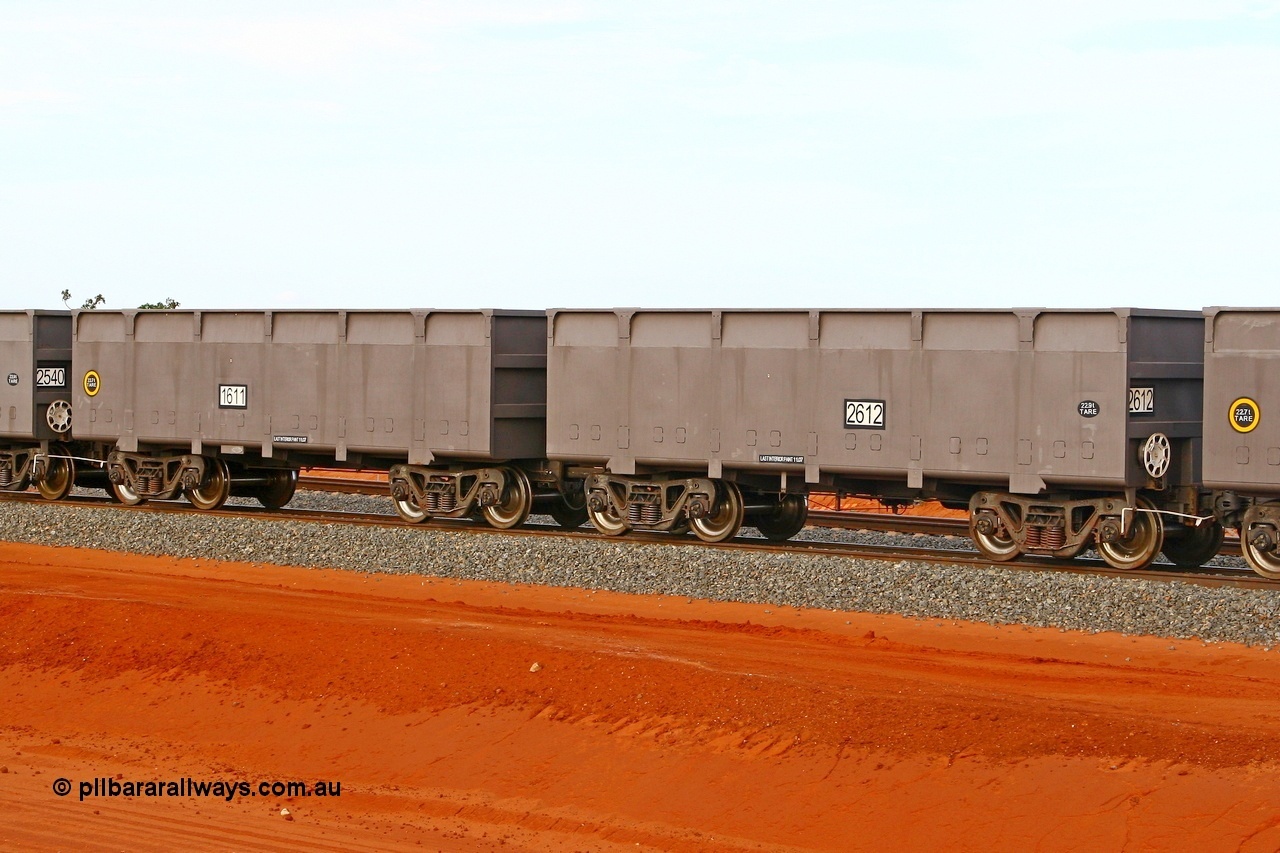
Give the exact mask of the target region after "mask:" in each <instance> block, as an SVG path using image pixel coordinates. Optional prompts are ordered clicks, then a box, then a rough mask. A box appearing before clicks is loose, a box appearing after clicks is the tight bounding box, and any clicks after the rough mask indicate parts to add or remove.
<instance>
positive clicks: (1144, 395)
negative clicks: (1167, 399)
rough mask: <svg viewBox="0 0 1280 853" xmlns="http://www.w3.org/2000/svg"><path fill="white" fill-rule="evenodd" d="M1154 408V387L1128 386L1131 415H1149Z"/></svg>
mask: <svg viewBox="0 0 1280 853" xmlns="http://www.w3.org/2000/svg"><path fill="white" fill-rule="evenodd" d="M1155 410H1156V389H1154V388H1130V389H1129V413H1130V414H1133V415H1149V414H1151V413H1153V412H1154V411H1155Z"/></svg>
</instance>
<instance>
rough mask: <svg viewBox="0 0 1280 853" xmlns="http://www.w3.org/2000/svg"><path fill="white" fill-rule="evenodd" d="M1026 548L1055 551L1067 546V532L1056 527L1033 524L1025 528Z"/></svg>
mask: <svg viewBox="0 0 1280 853" xmlns="http://www.w3.org/2000/svg"><path fill="white" fill-rule="evenodd" d="M1026 540H1027V547H1028V548H1043V549H1045V550H1048V551H1056V550H1058V549H1059V548H1061V547H1062V546H1063V545H1065V544H1067V531H1066V530H1064V529H1062V528H1061V527H1058V526H1056V525H1046V524H1033V525H1031V526H1029V527H1028V528H1027V533H1026Z"/></svg>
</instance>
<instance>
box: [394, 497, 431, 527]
mask: <svg viewBox="0 0 1280 853" xmlns="http://www.w3.org/2000/svg"><path fill="white" fill-rule="evenodd" d="M396 515H398V516H400V517H401V518H403V519H404V520H405V521H407V522H409V523H410V524H421V523H422V522H424V521H426V520H427V519H428V518H430V517H431V516H430V515H429V514H428V513H427V511H426V510H425V509H423V508H422V507H420V506H418V502H417V501H416V500H414V499H413V495H410V496H409V497H407V498H396Z"/></svg>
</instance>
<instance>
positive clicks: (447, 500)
mask: <svg viewBox="0 0 1280 853" xmlns="http://www.w3.org/2000/svg"><path fill="white" fill-rule="evenodd" d="M457 506H458V496H457V495H455V494H454V493H453V492H427V493H426V494H424V495H423V496H422V508H423V509H425V510H426V511H427V512H453V511H454V510H455V509H456V508H457Z"/></svg>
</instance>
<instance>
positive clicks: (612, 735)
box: [0, 543, 1280, 853]
mask: <svg viewBox="0 0 1280 853" xmlns="http://www.w3.org/2000/svg"><path fill="white" fill-rule="evenodd" d="M535 663H537V664H539V665H540V668H539V669H538V671H536V672H534V671H531V670H532V669H533V668H534V666H533V665H534V664H535ZM0 696H3V702H2V703H0V708H3V711H2V712H0V803H2V804H3V806H2V808H3V818H2V819H0V848H3V849H37V850H42V849H76V850H120V849H129V850H139V849H143V850H145V849H219V850H228V849H235V850H270V849H282V848H284V847H293V848H305V849H318V850H335V851H337V850H401V849H412V850H422V849H428V850H432V849H439V850H462V851H472V850H535V851H546V850H566V851H568V850H618V851H620V850H628V851H635V850H681V851H701V850H783V849H795V848H803V849H822V850H925V849H928V850H939V849H946V850H983V851H988V850H1019V851H1025V850H1045V851H1050V850H1082V849H1090V850H1134V851H1137V850H1196V851H1203V852H1204V853H1209V852H1210V851H1219V850H1222V851H1227V850H1259V851H1264V850H1265V851H1274V850H1276V849H1280V797H1277V791H1280V785H1278V783H1280V763H1278V759H1280V703H1278V702H1277V699H1278V698H1280V654H1277V653H1276V652H1265V651H1262V650H1251V649H1246V648H1242V647H1236V646H1228V645H1205V644H1203V643H1200V642H1188V641H1179V642H1174V641H1169V640H1159V639H1154V638H1148V637H1142V638H1133V637H1121V636H1117V635H1093V636H1090V635H1083V634H1075V633H1067V632H1060V631H1054V630H1032V629H1026V628H1009V627H1004V628H995V627H990V626H985V625H976V624H970V623H954V622H946V623H941V622H937V621H920V620H908V619H902V618H896V617H883V616H867V615H862V614H856V613H831V612H823V611H812V610H796V609H794V608H779V607H768V606H757V605H739V604H717V603H709V602H704V601H690V600H688V599H685V598H672V597H663V596H653V597H639V596H626V595H616V594H608V593H592V592H588V591H584V590H576V589H549V588H538V587H529V586H504V585H501V584H493V583H479V582H458V581H445V580H432V579H424V578H419V577H408V576H385V575H361V574H355V573H347V572H337V571H316V570H305V569H291V568H279V567H264V566H261V565H246V564H228V563H216V562H213V561H208V560H175V559H167V558H155V557H134V556H123V555H119V554H112V553H105V552H95V551H84V550H74V549H55V548H41V547H29V546H18V545H11V544H3V543H0ZM186 777H190V778H191V779H194V780H197V781H216V780H219V779H224V780H235V781H238V780H247V781H249V782H250V783H252V784H254V785H256V784H257V783H259V782H261V781H272V780H301V781H307V782H314V781H318V780H325V781H329V782H339V783H341V786H342V788H341V796H339V797H294V798H292V799H288V798H284V797H279V796H245V797H235V798H233V799H231V800H230V801H228V800H224V799H221V798H217V797H208V798H198V797H189V796H188V797H182V796H179V797H146V796H135V797H116V798H108V797H97V798H95V797H89V798H86V799H84V800H81V799H80V797H79V786H80V784H81V783H82V782H89V783H90V784H92V780H93V779H94V778H109V779H112V780H114V781H117V782H119V783H120V784H124V783H126V782H145V781H155V780H178V779H183V778H186ZM60 778H65V779H67V780H70V781H71V783H72V791H71V793H70V795H68V796H66V797H59V796H56V795H55V794H54V793H53V786H54V783H55V781H56V780H58V779H60ZM282 808H288V809H289V811H290V812H291V814H290V815H289V816H288V817H285V816H282V815H281V813H280V812H281V809H282Z"/></svg>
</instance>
